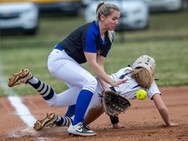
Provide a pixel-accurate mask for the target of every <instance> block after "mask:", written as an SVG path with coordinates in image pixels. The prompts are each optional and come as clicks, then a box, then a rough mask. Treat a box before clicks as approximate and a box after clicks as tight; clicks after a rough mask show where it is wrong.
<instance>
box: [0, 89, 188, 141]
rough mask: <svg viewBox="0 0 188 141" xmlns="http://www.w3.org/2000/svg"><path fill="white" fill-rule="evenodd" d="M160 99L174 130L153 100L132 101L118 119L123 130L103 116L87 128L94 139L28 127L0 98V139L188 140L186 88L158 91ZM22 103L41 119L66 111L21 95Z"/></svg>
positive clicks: (56, 129) (38, 98) (57, 129)
mask: <svg viewBox="0 0 188 141" xmlns="http://www.w3.org/2000/svg"><path fill="white" fill-rule="evenodd" d="M160 90H161V92H162V98H163V100H164V102H165V103H166V106H167V108H168V110H169V114H170V118H171V121H173V122H175V123H178V124H179V126H176V127H165V126H164V121H163V120H162V118H161V117H160V115H159V112H158V111H157V109H156V108H155V105H154V103H153V101H152V100H150V99H146V100H133V101H131V104H132V106H131V108H130V109H129V110H127V111H126V112H125V113H123V114H121V115H120V116H119V118H120V123H121V124H122V125H124V126H125V128H122V129H111V124H110V120H109V118H108V116H107V115H106V114H103V115H102V116H101V117H99V118H98V119H97V120H96V121H94V122H93V123H92V124H91V125H90V128H91V129H93V130H94V131H96V132H97V136H93V137H78V136H69V135H68V133H67V127H49V128H45V129H43V130H41V131H38V132H37V131H35V130H34V129H33V128H32V127H27V125H25V123H24V122H23V121H22V120H21V119H20V117H19V116H18V115H17V114H16V111H15V109H14V108H13V107H12V106H11V104H10V101H9V100H8V99H7V97H2V98H0V113H1V114H0V140H2V141H17V140H19V141H60V140H63V141H82V140H83V141H87V140H90V141H188V86H183V87H168V88H167V87H166V88H165V87H163V88H160ZM22 101H23V103H24V104H25V105H26V106H27V107H28V109H29V110H30V112H31V114H32V115H33V116H34V117H35V118H36V119H40V118H42V117H44V116H45V114H46V113H47V112H50V111H54V112H55V113H57V114H59V115H61V114H63V113H65V111H66V109H65V108H52V107H49V106H48V105H47V104H46V103H45V101H44V100H43V99H42V97H41V96H24V97H22ZM23 114H24V113H23Z"/></svg>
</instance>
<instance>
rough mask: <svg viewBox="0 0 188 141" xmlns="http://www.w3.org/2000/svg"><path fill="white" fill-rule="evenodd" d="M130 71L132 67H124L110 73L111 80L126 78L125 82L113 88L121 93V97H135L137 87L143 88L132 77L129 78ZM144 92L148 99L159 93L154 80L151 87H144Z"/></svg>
mask: <svg viewBox="0 0 188 141" xmlns="http://www.w3.org/2000/svg"><path fill="white" fill-rule="evenodd" d="M131 72H132V68H131V67H126V68H122V69H120V70H119V71H118V72H116V73H114V74H112V75H111V78H112V79H113V80H120V79H124V80H127V81H126V82H125V83H123V84H121V85H119V86H117V87H114V89H115V91H116V92H118V93H119V94H120V95H122V96H123V97H125V98H127V99H129V100H131V99H135V97H136V91H137V90H139V89H143V88H142V87H140V86H139V85H138V83H137V82H136V81H135V80H134V79H133V78H131ZM146 92H147V96H148V97H149V98H150V99H152V97H153V95H154V94H160V93H161V92H160V91H159V89H158V87H157V85H156V83H155V82H154V81H153V83H152V85H151V87H150V88H149V89H146Z"/></svg>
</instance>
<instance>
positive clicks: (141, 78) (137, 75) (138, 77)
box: [131, 67, 154, 89]
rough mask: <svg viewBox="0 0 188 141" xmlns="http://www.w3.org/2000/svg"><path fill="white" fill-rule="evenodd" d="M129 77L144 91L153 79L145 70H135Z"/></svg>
mask: <svg viewBox="0 0 188 141" xmlns="http://www.w3.org/2000/svg"><path fill="white" fill-rule="evenodd" d="M131 77H132V78H133V79H135V81H136V82H137V83H138V84H139V85H140V86H141V87H142V88H144V89H149V88H150V86H151V84H152V82H153V80H154V78H153V75H152V74H151V73H150V72H149V71H148V70H147V69H146V68H143V67H141V68H136V69H134V70H133V72H132V73H131Z"/></svg>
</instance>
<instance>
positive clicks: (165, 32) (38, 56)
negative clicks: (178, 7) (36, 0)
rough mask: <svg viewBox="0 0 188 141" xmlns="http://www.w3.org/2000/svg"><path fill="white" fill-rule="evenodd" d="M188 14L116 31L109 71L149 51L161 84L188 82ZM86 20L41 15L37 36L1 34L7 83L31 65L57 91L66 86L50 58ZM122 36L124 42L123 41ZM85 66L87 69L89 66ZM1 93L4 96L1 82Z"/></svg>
mask: <svg viewBox="0 0 188 141" xmlns="http://www.w3.org/2000/svg"><path fill="white" fill-rule="evenodd" d="M187 17H188V11H182V12H178V13H160V14H152V15H151V16H150V27H149V29H148V30H144V31H134V32H125V33H124V34H118V33H117V34H116V40H115V43H114V46H113V48H112V50H111V52H110V54H109V56H108V58H107V60H106V64H105V68H106V71H107V72H108V73H112V72H115V71H117V70H118V69H120V68H122V67H125V66H127V65H128V64H131V63H132V62H133V61H134V60H135V59H136V58H137V57H138V56H140V55H142V54H148V55H151V56H153V57H154V58H155V59H156V61H157V72H156V78H159V81H158V82H157V84H158V85H159V86H172V85H178V86H179V85H188V71H187V70H188V65H187V64H188V55H187V54H188V26H187V25H188V20H187ZM83 23H84V18H83V17H82V16H80V17H61V18H60V17H53V18H41V21H40V30H39V33H38V34H37V35H36V36H33V37H32V36H31V37H30V36H20V35H19V36H18V35H17V36H1V40H0V47H1V48H0V64H1V65H0V70H1V71H2V73H3V77H4V79H5V81H6V83H7V81H8V78H9V77H10V76H11V75H12V74H13V73H15V72H17V71H19V70H20V69H22V68H29V69H30V70H31V72H32V73H33V74H34V75H35V76H36V77H37V78H39V79H41V80H42V81H44V82H46V83H47V84H49V85H50V86H52V87H53V88H54V89H55V90H56V92H61V91H62V90H63V89H66V86H65V85H64V83H62V82H61V81H60V80H58V79H57V78H54V77H52V76H51V74H50V73H49V72H48V70H47V57H48V54H49V53H50V52H51V50H52V49H53V46H54V45H55V44H56V43H57V42H59V41H61V40H62V39H63V38H64V37H65V36H66V35H67V34H68V33H69V32H71V31H72V30H73V29H74V28H76V27H77V25H80V24H83ZM122 38H123V39H124V40H125V42H121V40H122ZM86 68H87V69H88V67H87V65H86ZM12 89H13V90H14V91H15V92H16V93H18V94H20V95H32V94H37V92H35V90H33V89H32V88H31V87H30V86H25V85H23V86H18V87H15V88H12ZM0 95H1V96H4V95H5V92H4V91H3V86H2V85H1V84H0Z"/></svg>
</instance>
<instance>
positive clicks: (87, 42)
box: [58, 21, 112, 64]
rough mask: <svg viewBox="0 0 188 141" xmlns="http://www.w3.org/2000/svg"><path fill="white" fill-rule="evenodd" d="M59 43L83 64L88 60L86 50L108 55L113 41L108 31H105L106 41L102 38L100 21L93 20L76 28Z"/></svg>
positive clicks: (104, 55)
mask: <svg viewBox="0 0 188 141" xmlns="http://www.w3.org/2000/svg"><path fill="white" fill-rule="evenodd" d="M58 45H60V46H62V47H63V49H64V50H65V52H66V53H67V54H68V55H69V56H70V57H72V58H73V59H74V60H75V61H77V62H78V63H79V64H82V63H85V62H86V58H85V55H84V52H90V53H96V54H97V55H101V56H103V57H106V56H107V54H108V52H109V50H110V48H111V45H112V42H111V41H110V39H109V37H108V32H106V33H105V39H104V41H103V40H102V39H101V36H100V31H99V26H98V23H97V22H96V21H93V22H90V23H87V24H84V25H82V26H80V27H78V28H77V29H75V30H74V31H73V32H72V33H71V34H69V35H68V36H67V37H66V38H65V39H64V40H63V41H61V42H60V43H59V44H58Z"/></svg>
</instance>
